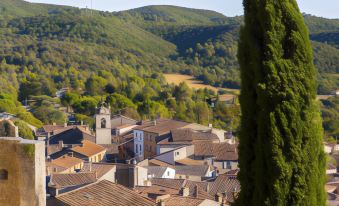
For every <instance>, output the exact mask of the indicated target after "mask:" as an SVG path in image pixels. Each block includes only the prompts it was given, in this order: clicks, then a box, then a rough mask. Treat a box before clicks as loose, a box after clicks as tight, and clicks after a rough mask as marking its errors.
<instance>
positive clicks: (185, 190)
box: [180, 187, 190, 197]
mask: <svg viewBox="0 0 339 206" xmlns="http://www.w3.org/2000/svg"><path fill="white" fill-rule="evenodd" d="M180 194H181V196H183V197H188V196H189V195H190V188H188V187H182V188H181V190H180Z"/></svg>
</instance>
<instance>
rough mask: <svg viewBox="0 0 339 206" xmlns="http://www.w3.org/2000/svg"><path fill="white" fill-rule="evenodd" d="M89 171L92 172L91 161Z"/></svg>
mask: <svg viewBox="0 0 339 206" xmlns="http://www.w3.org/2000/svg"><path fill="white" fill-rule="evenodd" d="M88 164H89V171H90V172H92V162H89V163H88Z"/></svg>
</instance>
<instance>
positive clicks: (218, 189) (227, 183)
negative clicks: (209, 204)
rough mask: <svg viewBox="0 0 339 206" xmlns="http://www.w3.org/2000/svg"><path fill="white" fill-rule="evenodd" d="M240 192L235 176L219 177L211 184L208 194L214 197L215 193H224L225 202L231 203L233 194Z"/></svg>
mask: <svg viewBox="0 0 339 206" xmlns="http://www.w3.org/2000/svg"><path fill="white" fill-rule="evenodd" d="M234 191H238V192H239V191H240V182H239V180H238V179H237V177H236V176H231V175H219V176H218V177H217V178H216V179H215V180H214V182H212V183H211V186H210V191H209V194H210V195H213V196H215V195H216V194H217V193H226V194H227V200H228V201H229V202H233V201H234V199H233V192H234Z"/></svg>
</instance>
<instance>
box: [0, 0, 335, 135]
mask: <svg viewBox="0 0 339 206" xmlns="http://www.w3.org/2000/svg"><path fill="white" fill-rule="evenodd" d="M305 19H306V22H307V24H308V26H309V27H310V31H311V38H312V40H313V47H314V51H315V64H316V66H317V68H318V71H319V92H320V93H323V94H328V93H331V92H332V91H333V90H334V89H335V88H337V87H338V86H339V82H338V78H337V76H335V75H333V74H336V73H339V68H338V67H339V50H338V42H337V40H336V36H335V35H334V36H333V34H336V32H337V31H338V30H339V20H328V19H323V18H318V17H314V16H310V15H306V16H305ZM242 21H243V17H241V16H239V17H225V16H224V15H222V14H220V13H217V12H214V11H206V10H197V9H189V8H182V7H175V6H148V7H142V8H137V9H132V10H128V11H123V12H114V13H110V12H101V11H93V12H90V11H88V10H86V9H78V8H73V7H64V6H53V5H44V4H32V3H27V2H24V1H21V0H1V1H0V35H1V39H0V45H1V46H0V74H1V75H0V93H1V94H4V96H6V97H8V96H11V98H10V100H11V101H13V104H12V105H15V107H19V108H20V102H21V103H25V100H32V101H34V102H35V103H34V104H30V106H31V108H32V110H31V112H32V113H33V114H34V116H36V117H39V119H40V120H41V121H43V123H51V122H59V123H60V122H61V123H62V122H63V121H65V120H64V118H65V117H64V116H62V115H60V113H58V111H56V110H55V108H54V105H55V104H59V103H58V102H53V101H52V100H51V99H49V98H51V97H54V96H55V92H56V91H57V90H58V89H61V88H65V87H67V88H69V89H70V93H67V95H66V96H65V97H64V99H62V100H61V102H60V103H61V104H62V105H63V106H68V107H72V108H73V109H74V111H75V113H76V117H77V119H78V120H85V121H87V122H91V119H90V118H89V117H90V116H91V115H93V114H94V111H95V107H96V105H97V104H98V102H100V101H101V100H106V101H107V102H109V103H110V104H111V105H112V112H114V113H124V114H126V115H129V116H132V117H135V118H140V119H141V118H155V117H158V116H163V117H174V118H178V119H182V120H185V121H197V122H200V123H204V124H207V123H208V121H209V120H210V118H209V115H210V114H211V113H212V111H211V110H212V108H209V107H208V105H207V103H206V100H207V99H209V98H212V97H215V96H216V94H215V93H214V92H213V91H208V90H200V91H191V90H190V89H189V88H188V87H187V85H185V84H180V85H177V86H174V85H168V84H167V83H166V81H165V79H164V77H163V74H164V73H180V74H187V75H192V76H194V77H195V78H197V79H198V80H200V81H202V82H204V83H205V84H209V85H211V86H214V87H227V88H235V89H239V87H240V78H239V66H238V61H237V50H238V49H237V42H238V39H239V36H238V33H239V28H240V25H241V24H242ZM329 74H331V75H329ZM48 97H49V98H48ZM17 100H19V101H20V102H16V101H17ZM4 101H5V100H4ZM6 101H9V100H8V98H6ZM28 102H30V101H28ZM53 108H54V109H53ZM1 111H13V112H15V113H17V111H21V110H19V109H10V108H1V107H0V112H1ZM46 111H49V112H46ZM213 114H214V116H215V118H214V119H213V124H214V125H215V126H216V127H222V128H225V129H227V128H230V127H233V130H234V129H236V128H237V127H238V126H239V121H237V117H238V116H239V115H240V114H239V105H235V106H234V107H231V108H229V107H225V106H224V105H222V104H220V105H219V106H217V107H215V108H213ZM210 121H211V120H210ZM36 125H38V124H36Z"/></svg>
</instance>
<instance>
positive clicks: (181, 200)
mask: <svg viewBox="0 0 339 206" xmlns="http://www.w3.org/2000/svg"><path fill="white" fill-rule="evenodd" d="M203 201H204V200H203V199H197V198H192V197H182V196H172V197H170V198H167V199H165V205H166V206H199V205H200V204H201V203H202V202H203Z"/></svg>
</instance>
